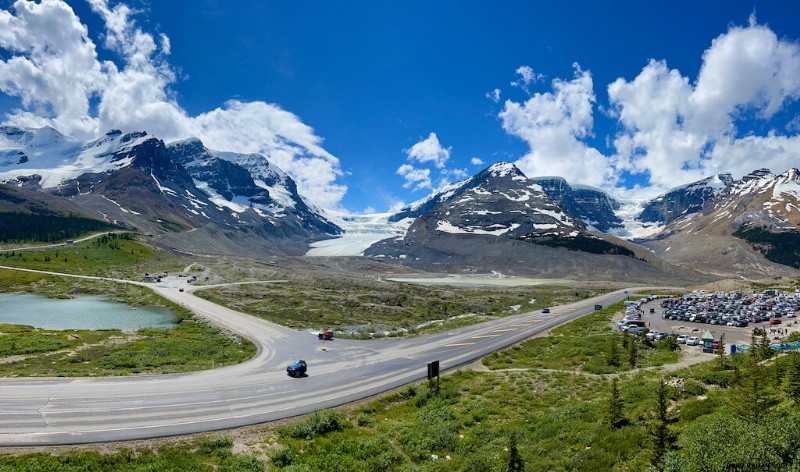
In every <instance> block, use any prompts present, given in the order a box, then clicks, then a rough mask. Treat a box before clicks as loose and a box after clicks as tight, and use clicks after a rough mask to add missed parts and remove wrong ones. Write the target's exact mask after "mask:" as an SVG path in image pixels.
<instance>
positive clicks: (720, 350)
mask: <svg viewBox="0 0 800 472" xmlns="http://www.w3.org/2000/svg"><path fill="white" fill-rule="evenodd" d="M717 356H718V358H719V368H720V369H721V370H725V343H724V342H723V341H722V339H720V340H719V343H717Z"/></svg>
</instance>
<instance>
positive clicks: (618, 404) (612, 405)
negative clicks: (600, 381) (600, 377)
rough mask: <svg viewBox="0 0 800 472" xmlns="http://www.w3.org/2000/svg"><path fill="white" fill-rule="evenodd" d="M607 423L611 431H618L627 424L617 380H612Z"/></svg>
mask: <svg viewBox="0 0 800 472" xmlns="http://www.w3.org/2000/svg"><path fill="white" fill-rule="evenodd" d="M606 415H607V416H606V423H608V425H609V426H610V427H611V429H618V428H620V427H622V425H623V424H625V417H624V416H623V414H622V396H621V395H620V393H619V385H618V384H617V378H616V377H614V378H612V379H611V389H610V390H609V397H608V410H607V411H606Z"/></svg>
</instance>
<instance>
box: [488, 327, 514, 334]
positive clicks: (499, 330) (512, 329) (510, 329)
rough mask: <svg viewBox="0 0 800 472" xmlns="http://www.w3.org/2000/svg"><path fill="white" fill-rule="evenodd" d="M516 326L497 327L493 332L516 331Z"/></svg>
mask: <svg viewBox="0 0 800 472" xmlns="http://www.w3.org/2000/svg"><path fill="white" fill-rule="evenodd" d="M516 330H517V329H516V328H509V329H496V330H494V331H492V332H493V333H505V332H506V331H516Z"/></svg>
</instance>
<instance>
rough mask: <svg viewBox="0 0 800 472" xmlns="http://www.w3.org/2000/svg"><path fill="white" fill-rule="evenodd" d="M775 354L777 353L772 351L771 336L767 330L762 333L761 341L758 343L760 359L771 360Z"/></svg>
mask: <svg viewBox="0 0 800 472" xmlns="http://www.w3.org/2000/svg"><path fill="white" fill-rule="evenodd" d="M773 354H775V351H773V350H772V343H771V342H770V340H769V335H768V334H767V330H766V329H764V330H762V332H761V339H760V340H759V341H758V357H759V358H760V359H769V358H771V357H772V355H773Z"/></svg>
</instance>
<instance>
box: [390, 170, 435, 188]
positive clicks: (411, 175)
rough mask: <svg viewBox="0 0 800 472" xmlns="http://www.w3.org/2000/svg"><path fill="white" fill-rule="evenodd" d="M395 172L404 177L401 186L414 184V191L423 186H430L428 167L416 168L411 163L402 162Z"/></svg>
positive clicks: (407, 186)
mask: <svg viewBox="0 0 800 472" xmlns="http://www.w3.org/2000/svg"><path fill="white" fill-rule="evenodd" d="M397 174H398V175H400V176H401V177H403V178H404V179H406V183H404V184H403V188H410V187H411V186H414V189H413V191H415V192H416V191H417V190H421V189H423V188H432V185H433V182H432V181H431V170H430V169H418V168H416V167H414V166H412V165H411V164H403V165H401V166H400V167H398V169H397ZM415 184H416V185H415Z"/></svg>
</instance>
